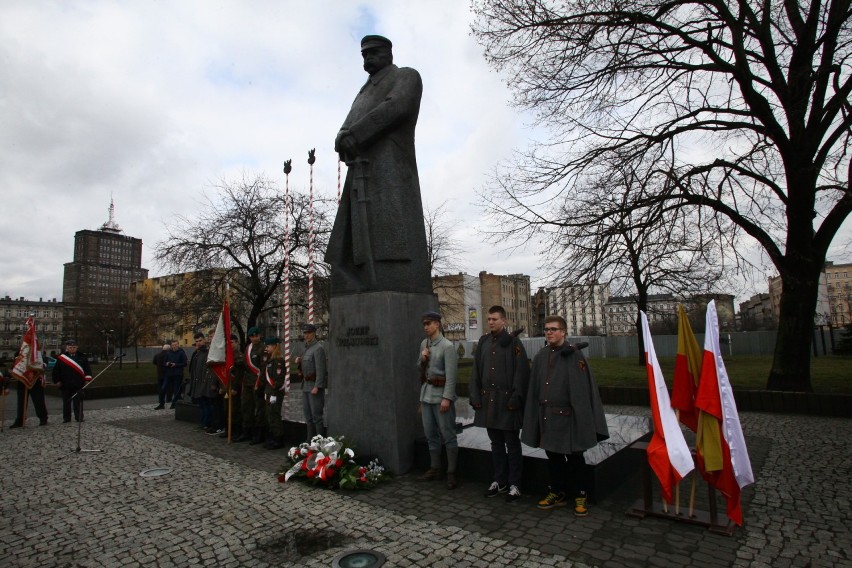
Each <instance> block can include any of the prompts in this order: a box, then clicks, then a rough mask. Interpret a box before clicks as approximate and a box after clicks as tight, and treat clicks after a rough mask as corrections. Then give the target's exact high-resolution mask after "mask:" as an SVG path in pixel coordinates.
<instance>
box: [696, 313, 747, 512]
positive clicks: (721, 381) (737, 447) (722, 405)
mask: <svg viewBox="0 0 852 568" xmlns="http://www.w3.org/2000/svg"><path fill="white" fill-rule="evenodd" d="M695 406H696V408H698V409H699V411H700V413H699V420H698V432H697V434H696V437H695V450H696V454H697V456H698V468H699V471H701V475H702V476H703V477H704V479H705V480H707V483H709V484H710V485H712V486H713V487H715V488H716V489H717V490H718V491H719V492H720V493H721V494H722V495H724V496H725V499H726V500H727V514H728V517H729V518H730V519H731V520H732V521H734V522H735V523H736V524H738V525H742V524H743V513H742V508H741V506H740V490H741V489H742V488H743V487H745V486H747V485H750V484H752V483H754V474H753V473H752V471H751V460H750V459H749V457H748V449H747V448H746V444H745V437H744V436H743V430H742V427H741V426H740V417H739V414H738V413H737V405H736V402H735V401H734V392H733V390H732V388H731V382H730V380H729V379H728V372H727V371H726V370H725V363H724V362H723V361H722V350H721V348H720V347H719V321H718V318H717V316H716V303H715V301H711V302H710V303H709V304H707V326H706V328H705V332H704V362H703V365H702V367H701V379H700V380H699V382H698V393H697V394H696V396H695Z"/></svg>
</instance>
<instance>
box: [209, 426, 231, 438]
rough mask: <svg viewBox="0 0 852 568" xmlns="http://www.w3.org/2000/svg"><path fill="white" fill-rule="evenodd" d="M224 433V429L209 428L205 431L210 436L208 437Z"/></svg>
mask: <svg viewBox="0 0 852 568" xmlns="http://www.w3.org/2000/svg"><path fill="white" fill-rule="evenodd" d="M224 431H225V429H224V428H213V427H211V428H210V429H209V430H207V434H208V435H210V436H218V435H219V434H221V433H222V432H224ZM225 437H227V434H226V435H225Z"/></svg>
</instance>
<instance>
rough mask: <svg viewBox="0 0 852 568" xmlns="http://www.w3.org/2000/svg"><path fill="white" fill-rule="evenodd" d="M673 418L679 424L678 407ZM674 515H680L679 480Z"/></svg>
mask: <svg viewBox="0 0 852 568" xmlns="http://www.w3.org/2000/svg"><path fill="white" fill-rule="evenodd" d="M675 420H677V422H678V424H680V409H679V408H675ZM675 515H680V481H678V482H677V485H675Z"/></svg>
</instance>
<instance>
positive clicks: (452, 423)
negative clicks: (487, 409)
mask: <svg viewBox="0 0 852 568" xmlns="http://www.w3.org/2000/svg"><path fill="white" fill-rule="evenodd" d="M422 320H423V331H424V332H425V333H426V339H424V340H423V342H422V343H421V344H420V356H419V358H418V361H417V363H418V366H419V367H420V382H421V384H422V386H421V387H420V415H421V417H422V419H423V430H424V431H425V433H426V441H427V442H428V444H429V461H430V466H429V469H428V470H427V471H426V473H424V474H423V475H421V476H420V477H418V478H417V479H418V480H419V481H431V480H433V479H440V477H441V438H443V439H444V446H445V447H446V448H447V488H448V489H455V488H456V485H457V481H456V464H457V463H458V456H459V445H458V442H457V441H456V406H455V401H456V379H457V371H458V354H457V353H456V350H455V348H454V347H453V344H452V342H451V341H450V340H448V339H447V338H446V337H444V335H443V334H442V333H441V332H442V329H441V314H439V313H437V312H426V313H425V314H423V317H422Z"/></svg>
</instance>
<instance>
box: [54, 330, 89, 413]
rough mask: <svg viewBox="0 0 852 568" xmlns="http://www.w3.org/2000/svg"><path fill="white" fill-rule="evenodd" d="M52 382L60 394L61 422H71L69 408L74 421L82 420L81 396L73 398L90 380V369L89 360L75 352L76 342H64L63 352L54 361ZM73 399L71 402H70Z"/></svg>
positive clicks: (71, 340)
mask: <svg viewBox="0 0 852 568" xmlns="http://www.w3.org/2000/svg"><path fill="white" fill-rule="evenodd" d="M52 379H53V382H54V383H56V385H57V386H58V387H59V390H60V391H61V392H62V421H63V422H71V406H72V402H73V406H74V419H75V420H76V421H77V422H81V421H82V420H83V394H82V393H81V394H79V395H78V396H76V397H75V396H74V395H75V394H77V392H79V391H80V390H81V389H82V388H83V386H85V384H86V383H88V382H89V381H91V380H92V368H91V367H90V366H89V360H88V359H87V358H86V356H85V355H84V354H82V353H78V352H77V342H76V341H74V340H73V339H68V340H66V341H65V352H64V353H62V355H60V356H59V357H57V359H56V365H54V367H53V375H52ZM72 398H73V401H72Z"/></svg>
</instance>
